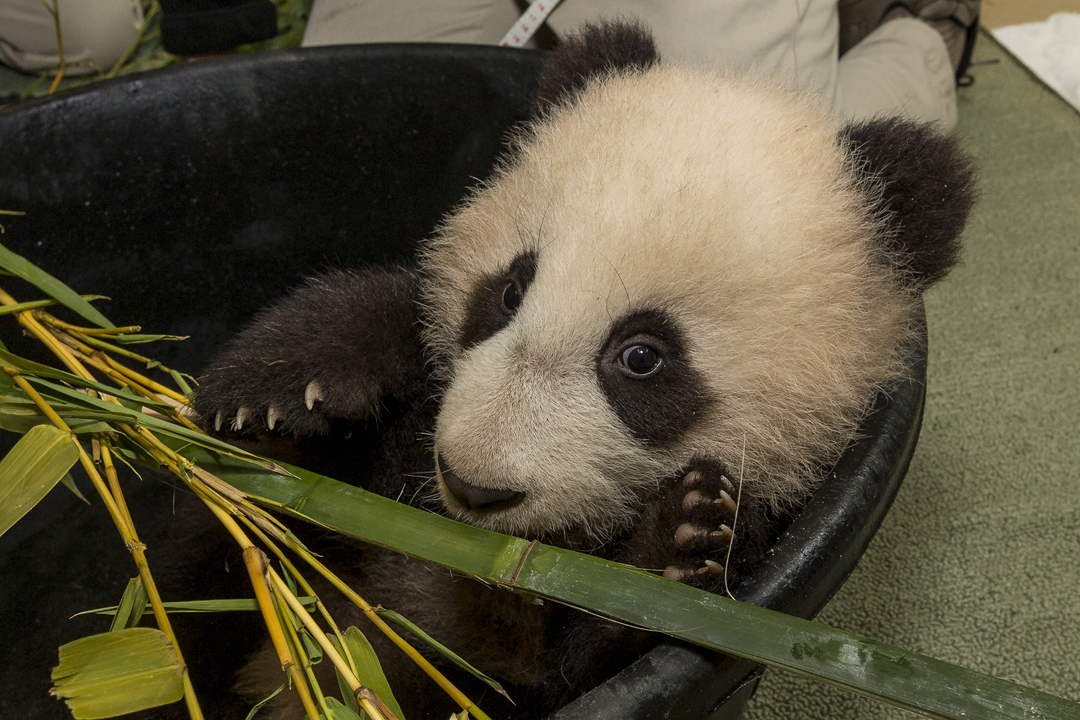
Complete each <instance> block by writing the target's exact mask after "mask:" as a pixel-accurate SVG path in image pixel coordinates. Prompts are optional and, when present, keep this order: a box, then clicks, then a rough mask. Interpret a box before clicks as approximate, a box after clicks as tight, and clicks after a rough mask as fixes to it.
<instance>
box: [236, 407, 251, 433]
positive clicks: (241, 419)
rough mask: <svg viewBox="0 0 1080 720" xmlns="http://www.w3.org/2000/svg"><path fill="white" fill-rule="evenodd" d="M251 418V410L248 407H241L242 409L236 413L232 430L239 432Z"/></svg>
mask: <svg viewBox="0 0 1080 720" xmlns="http://www.w3.org/2000/svg"><path fill="white" fill-rule="evenodd" d="M250 416H251V410H249V409H248V408H247V406H246V405H241V406H240V409H239V410H237V411H236V417H235V418H233V423H232V429H233V430H236V431H238V432H239V431H240V430H241V429H242V428H243V427H244V423H245V422H247V419H248V418H249V417H250Z"/></svg>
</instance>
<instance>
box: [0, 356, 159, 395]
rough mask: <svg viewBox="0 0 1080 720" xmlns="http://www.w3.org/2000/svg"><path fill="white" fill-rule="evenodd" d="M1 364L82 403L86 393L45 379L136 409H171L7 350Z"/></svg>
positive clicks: (128, 391) (0, 360)
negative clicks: (144, 407) (104, 395)
mask: <svg viewBox="0 0 1080 720" xmlns="http://www.w3.org/2000/svg"><path fill="white" fill-rule="evenodd" d="M0 362H2V363H3V364H4V365H6V366H8V367H11V368H14V369H16V370H18V371H19V372H20V373H23V375H24V376H25V377H26V378H27V379H28V380H31V381H33V382H34V383H35V385H37V384H40V385H43V386H44V387H47V388H50V389H52V390H53V391H54V392H60V394H62V395H66V396H67V397H69V398H74V399H75V400H76V401H78V402H80V403H83V402H85V401H86V399H87V398H88V396H87V395H86V394H85V393H77V391H75V390H72V389H71V388H64V387H60V386H57V385H55V384H50V383H48V381H46V380H44V379H43V378H51V379H53V380H59V381H60V382H63V383H66V384H68V385H73V386H75V387H84V388H89V389H91V390H96V391H98V392H100V393H104V394H106V395H111V396H113V397H115V398H116V399H118V400H120V401H121V402H123V401H125V400H126V401H127V403H128V404H129V405H132V406H134V407H135V408H139V407H142V406H149V407H157V408H161V409H163V410H168V409H169V407H170V406H169V404H168V403H166V402H164V401H158V400H153V399H151V398H148V397H146V396H144V395H137V394H135V393H133V392H131V391H130V390H125V389H123V388H118V387H115V386H113V385H106V384H105V383H100V382H97V381H96V380H87V379H85V378H81V377H79V376H78V375H75V374H73V373H69V372H65V371H63V370H57V369H56V368H52V367H49V366H48V365H42V364H40V363H36V362H33V361H32V360H27V359H25V358H21V357H19V356H18V355H13V354H12V353H10V352H8V351H7V350H3V349H0ZM73 393H77V395H73ZM80 396H81V397H80ZM101 402H105V401H101ZM109 405H111V406H112V409H113V410H118V409H119V408H117V407H116V405H115V404H113V403H109Z"/></svg>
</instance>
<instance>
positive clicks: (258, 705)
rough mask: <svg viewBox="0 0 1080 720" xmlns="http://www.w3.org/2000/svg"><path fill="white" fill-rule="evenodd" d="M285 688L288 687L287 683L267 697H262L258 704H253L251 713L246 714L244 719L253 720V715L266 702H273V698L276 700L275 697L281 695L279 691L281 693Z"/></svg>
mask: <svg viewBox="0 0 1080 720" xmlns="http://www.w3.org/2000/svg"><path fill="white" fill-rule="evenodd" d="M287 687H289V683H285V684H283V685H281V686H280V687H278V689H277V690H275V691H274V692H272V693H270V694H269V695H267V696H266V697H264V698H263V699H262V700H260V701H259V702H257V703H255V705H254V706H252V708H251V712H249V713H248V714H247V717H246V718H245V720H253V719H254V717H255V714H256V713H257V712H259V710H260V709H262V706H263V705H265V704H266V703H268V702H270V701H271V700H273V699H274V698H276V697H277V696H278V695H279V694H280V693H281V691H282V690H284V689H285V688H287Z"/></svg>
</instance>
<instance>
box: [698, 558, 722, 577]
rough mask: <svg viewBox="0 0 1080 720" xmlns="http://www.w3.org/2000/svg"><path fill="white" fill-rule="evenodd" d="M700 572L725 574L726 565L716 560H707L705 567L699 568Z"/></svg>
mask: <svg viewBox="0 0 1080 720" xmlns="http://www.w3.org/2000/svg"><path fill="white" fill-rule="evenodd" d="M698 572H699V573H703V574H705V575H723V574H724V566H723V565H721V564H720V563H718V562H716V561H715V560H706V561H705V567H703V568H701V569H700V570H698Z"/></svg>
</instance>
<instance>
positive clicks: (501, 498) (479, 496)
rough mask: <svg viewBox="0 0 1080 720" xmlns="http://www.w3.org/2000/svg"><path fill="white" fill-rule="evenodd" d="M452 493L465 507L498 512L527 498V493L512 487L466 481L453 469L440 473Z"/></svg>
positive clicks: (486, 511)
mask: <svg viewBox="0 0 1080 720" xmlns="http://www.w3.org/2000/svg"><path fill="white" fill-rule="evenodd" d="M440 474H441V476H442V481H443V484H444V485H445V486H446V489H447V490H449V491H450V494H451V495H452V496H453V497H454V499H455V500H457V501H458V502H459V503H461V504H462V505H463V506H464V507H465V508H467V509H469V510H474V511H477V510H478V511H483V512H485V513H488V512H498V511H500V510H508V509H510V508H512V507H514V506H515V505H518V504H519V503H521V501H522V500H524V499H525V493H523V492H521V491H520V490H513V489H511V488H491V487H482V486H480V485H474V484H472V483H470V482H465V481H464V480H462V479H461V478H460V477H458V476H457V474H456V473H455V472H454V471H453V470H449V469H443V470H442V472H441V473H440Z"/></svg>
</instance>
